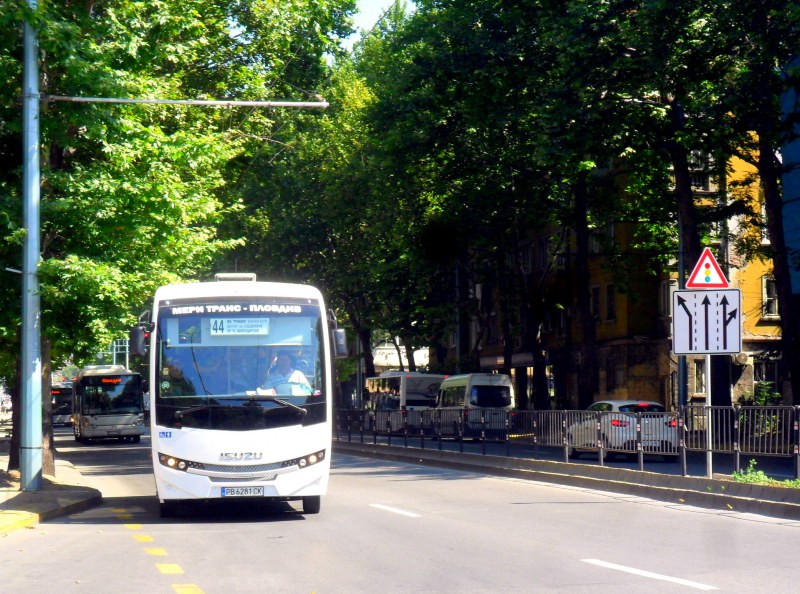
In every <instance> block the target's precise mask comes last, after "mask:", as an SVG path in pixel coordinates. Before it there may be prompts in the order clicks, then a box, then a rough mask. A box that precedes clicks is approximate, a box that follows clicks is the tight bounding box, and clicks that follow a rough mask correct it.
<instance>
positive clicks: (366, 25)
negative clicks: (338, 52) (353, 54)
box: [346, 0, 394, 48]
mask: <svg viewBox="0 0 800 594" xmlns="http://www.w3.org/2000/svg"><path fill="white" fill-rule="evenodd" d="M393 2H394V0H358V2H356V6H357V7H358V12H357V13H356V14H355V15H353V23H354V24H355V29H356V31H360V30H362V29H367V30H369V29H372V26H373V25H374V24H375V23H376V22H377V21H378V19H379V18H380V17H381V15H382V14H383V13H384V12H386V10H387V9H388V8H389V7H390V6H391V5H392V3H393ZM357 39H358V35H357V34H356V35H353V36H352V37H350V38H349V39H348V40H347V44H346V46H347V47H348V48H352V47H353V43H355V41H356V40H357Z"/></svg>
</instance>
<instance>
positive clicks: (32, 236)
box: [20, 0, 42, 491]
mask: <svg viewBox="0 0 800 594" xmlns="http://www.w3.org/2000/svg"><path fill="white" fill-rule="evenodd" d="M28 6H29V7H30V9H31V10H34V11H35V10H36V8H37V0H28ZM38 53H39V39H38V36H37V33H36V31H35V30H34V28H33V27H32V26H31V24H30V23H29V22H28V21H27V20H26V21H25V38H24V49H23V56H24V64H23V83H22V148H23V164H22V169H23V174H22V196H23V213H24V214H23V218H24V224H25V231H26V233H25V247H24V252H23V259H22V411H21V414H22V419H21V424H20V487H21V488H22V490H24V491H38V490H39V489H40V488H41V484H42V353H41V348H42V347H41V328H40V321H41V317H40V311H39V277H38V273H37V267H38V265H39V258H40V256H39V198H40V194H39V187H40V186H39V56H38Z"/></svg>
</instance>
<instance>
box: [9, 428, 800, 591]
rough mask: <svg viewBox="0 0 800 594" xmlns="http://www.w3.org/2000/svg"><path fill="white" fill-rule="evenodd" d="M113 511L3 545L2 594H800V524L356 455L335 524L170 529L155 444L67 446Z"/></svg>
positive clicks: (207, 516) (340, 463) (238, 514)
mask: <svg viewBox="0 0 800 594" xmlns="http://www.w3.org/2000/svg"><path fill="white" fill-rule="evenodd" d="M56 445H57V448H58V451H59V456H60V457H64V458H68V459H69V460H70V461H72V462H73V464H75V466H76V467H78V468H79V469H80V470H81V472H82V473H84V475H85V476H86V477H87V479H88V480H90V481H91V482H92V483H93V486H95V487H97V488H99V489H100V490H101V491H102V492H103V495H104V501H105V502H104V505H102V506H101V507H98V508H95V509H92V510H89V511H86V512H82V513H78V514H74V515H72V516H68V517H64V518H61V519H59V520H55V521H51V522H48V523H46V524H41V525H39V526H36V527H34V528H32V529H30V530H22V531H17V532H14V533H11V534H9V535H7V536H6V537H5V538H3V539H0V576H2V578H0V580H1V581H0V592H11V593H16V592H25V593H30V592H65V593H72V592H76V593H77V592H80V593H84V594H85V593H95V592H96V593H98V594H99V593H109V592H114V593H126V592H131V593H138V592H141V593H147V594H150V593H160V592H164V593H167V592H171V593H176V592H177V593H179V594H198V593H202V592H206V593H209V594H210V593H212V592H213V593H217V592H219V593H221V594H222V593H225V594H229V593H231V592H237V593H238V592H259V593H264V592H290V593H304V592H305V593H309V592H315V593H319V594H324V593H329V592H330V593H334V592H335V593H339V592H342V593H349V592H398V593H400V592H471V593H472V592H487V593H488V592H585V593H589V592H591V593H597V592H608V593H611V592H614V593H619V592H687V591H696V590H710V589H719V590H721V591H728V592H764V591H771V592H773V593H779V592H794V591H796V584H797V583H798V581H800V568H799V567H798V566H797V563H796V552H795V549H796V543H797V542H798V539H800V522H791V521H786V520H776V519H770V518H764V517H760V516H752V515H747V514H738V513H724V512H712V511H708V510H700V509H695V508H690V507H686V506H681V507H674V506H671V505H669V504H664V503H659V502H655V501H652V500H647V499H641V498H636V497H631V496H621V495H614V494H609V493H602V492H597V491H589V490H585V489H578V488H569V487H563V486H557V485H548V484H541V483H535V482H531V481H522V480H517V479H509V478H499V477H487V476H483V475H478V474H472V473H467V472H460V471H454V470H445V469H439V468H432V467H426V466H417V465H414V464H402V463H394V462H386V461H378V460H371V459H363V458H358V457H353V456H345V455H339V456H336V457H334V459H333V471H332V476H331V485H330V490H329V494H328V495H327V496H326V497H325V498H323V506H322V513H320V514H319V515H317V516H303V515H302V514H300V513H298V511H297V510H298V509H299V506H296V505H295V504H287V503H278V504H265V503H261V504H252V503H246V502H236V504H234V505H227V506H220V505H196V506H191V507H190V508H189V509H188V510H187V512H188V513H187V514H186V515H184V516H182V517H179V518H176V519H170V520H162V519H160V518H159V517H158V510H157V505H156V501H155V498H154V485H153V479H152V474H151V473H150V470H149V464H150V463H149V443H148V442H147V440H143V441H142V443H141V444H116V443H108V444H103V443H98V444H92V445H82V444H76V443H75V442H74V441H72V439H71V437H70V436H68V435H64V436H60V437H59V439H58V441H57V444H56Z"/></svg>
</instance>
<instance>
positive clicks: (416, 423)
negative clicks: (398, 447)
mask: <svg viewBox="0 0 800 594" xmlns="http://www.w3.org/2000/svg"><path fill="white" fill-rule="evenodd" d="M446 377H447V376H446V375H435V374H428V373H419V372H412V371H385V372H383V373H382V374H380V375H379V376H377V377H368V378H367V379H366V380H364V388H365V390H366V391H368V392H369V407H370V409H371V413H370V417H369V420H368V424H369V425H370V429H371V430H374V431H377V432H384V431H387V432H390V433H402V432H404V431H405V430H406V428H407V429H408V431H409V432H411V433H413V432H415V431H417V430H419V428H420V427H421V424H422V419H421V415H422V411H424V410H428V409H429V408H433V407H434V406H436V395H437V393H438V392H439V386H440V385H441V383H442V380H444V379H445V378H446Z"/></svg>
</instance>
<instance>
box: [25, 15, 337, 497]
mask: <svg viewBox="0 0 800 594" xmlns="http://www.w3.org/2000/svg"><path fill="white" fill-rule="evenodd" d="M28 7H29V8H30V9H31V11H34V12H35V11H36V10H37V8H38V0H28ZM24 27H25V32H24V40H23V44H24V49H23V59H24V64H23V68H24V70H23V84H22V148H23V182H22V184H23V188H22V195H23V218H24V225H25V229H26V234H25V246H24V253H23V266H22V410H21V411H20V413H21V414H22V417H21V424H20V487H21V488H22V489H23V490H25V491H39V490H40V489H41V485H42V449H43V446H42V439H43V434H42V353H41V311H40V307H39V305H40V304H39V277H38V272H37V268H38V265H39V260H40V259H41V254H40V224H39V212H40V209H39V202H40V177H41V171H40V164H39V158H40V157H39V145H40V142H39V103H40V101H41V100H42V99H47V100H48V101H71V102H81V103H128V104H130V103H134V104H157V105H186V106H209V107H235V106H240V107H272V108H275V107H300V108H326V107H328V103H327V102H326V101H324V100H322V101H212V100H193V99H136V98H133V99H131V98H128V99H125V98H113V97H64V96H52V95H49V96H45V97H43V96H42V95H41V94H40V90H39V55H38V54H39V39H38V34H37V32H36V30H35V29H34V28H33V27H32V26H31V24H30V23H29V22H28V21H27V20H26V21H25V23H24Z"/></svg>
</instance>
